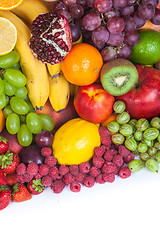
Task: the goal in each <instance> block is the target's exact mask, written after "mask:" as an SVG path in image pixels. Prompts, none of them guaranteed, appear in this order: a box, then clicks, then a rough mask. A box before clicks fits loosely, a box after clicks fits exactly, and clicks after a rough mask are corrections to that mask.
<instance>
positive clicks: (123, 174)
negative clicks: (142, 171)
mask: <svg viewBox="0 0 160 240" xmlns="http://www.w3.org/2000/svg"><path fill="white" fill-rule="evenodd" d="M119 176H120V177H121V178H123V179H125V178H128V177H130V176H131V171H130V170H129V168H128V167H126V166H125V167H122V168H121V169H120V171H119Z"/></svg>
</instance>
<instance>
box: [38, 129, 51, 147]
mask: <svg viewBox="0 0 160 240" xmlns="http://www.w3.org/2000/svg"><path fill="white" fill-rule="evenodd" d="M35 141H36V144H37V145H38V146H39V147H50V146H51V145H52V142H53V135H52V133H51V132H49V131H47V130H42V131H40V132H39V133H38V134H37V135H36V139H35Z"/></svg>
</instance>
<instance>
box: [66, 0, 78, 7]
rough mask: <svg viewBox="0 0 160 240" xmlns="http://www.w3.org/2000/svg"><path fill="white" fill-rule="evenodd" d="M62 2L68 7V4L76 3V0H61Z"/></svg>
mask: <svg viewBox="0 0 160 240" xmlns="http://www.w3.org/2000/svg"><path fill="white" fill-rule="evenodd" d="M63 3H64V4H65V5H66V6H67V7H68V6H69V5H71V4H74V3H76V0H63Z"/></svg>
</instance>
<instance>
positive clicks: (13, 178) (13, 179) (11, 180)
mask: <svg viewBox="0 0 160 240" xmlns="http://www.w3.org/2000/svg"><path fill="white" fill-rule="evenodd" d="M6 182H7V185H9V186H13V185H14V184H16V183H17V182H18V181H17V173H15V172H14V173H9V174H7V175H6Z"/></svg>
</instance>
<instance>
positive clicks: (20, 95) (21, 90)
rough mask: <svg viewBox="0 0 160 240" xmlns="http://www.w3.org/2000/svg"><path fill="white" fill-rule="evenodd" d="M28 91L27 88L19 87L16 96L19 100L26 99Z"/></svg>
mask: <svg viewBox="0 0 160 240" xmlns="http://www.w3.org/2000/svg"><path fill="white" fill-rule="evenodd" d="M27 93H28V91H27V88H26V87H25V86H24V87H19V88H17V89H16V92H15V96H16V97H18V98H24V97H25V96H26V95H27Z"/></svg>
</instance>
